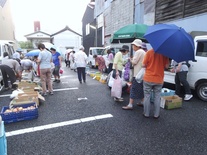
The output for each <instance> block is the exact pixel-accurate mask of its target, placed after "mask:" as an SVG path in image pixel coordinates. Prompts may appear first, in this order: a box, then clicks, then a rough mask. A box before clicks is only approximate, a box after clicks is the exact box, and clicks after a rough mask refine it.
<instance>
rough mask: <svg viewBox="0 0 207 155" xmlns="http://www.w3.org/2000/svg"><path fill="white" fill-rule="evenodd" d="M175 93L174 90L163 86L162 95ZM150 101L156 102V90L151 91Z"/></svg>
mask: <svg viewBox="0 0 207 155" xmlns="http://www.w3.org/2000/svg"><path fill="white" fill-rule="evenodd" d="M165 91H166V92H165ZM173 95H175V91H174V90H171V89H167V88H162V92H161V96H173ZM150 102H154V92H153V91H151V94H150Z"/></svg>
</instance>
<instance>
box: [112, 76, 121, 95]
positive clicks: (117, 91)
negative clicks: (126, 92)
mask: <svg viewBox="0 0 207 155" xmlns="http://www.w3.org/2000/svg"><path fill="white" fill-rule="evenodd" d="M121 94H122V80H121V78H120V76H117V78H116V79H114V82H113V85H112V88H111V96H112V97H116V98H121Z"/></svg>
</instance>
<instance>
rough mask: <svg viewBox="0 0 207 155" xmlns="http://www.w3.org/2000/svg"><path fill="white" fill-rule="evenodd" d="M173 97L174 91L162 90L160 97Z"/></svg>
mask: <svg viewBox="0 0 207 155" xmlns="http://www.w3.org/2000/svg"><path fill="white" fill-rule="evenodd" d="M173 95H175V91H174V90H171V89H167V88H162V93H161V96H173Z"/></svg>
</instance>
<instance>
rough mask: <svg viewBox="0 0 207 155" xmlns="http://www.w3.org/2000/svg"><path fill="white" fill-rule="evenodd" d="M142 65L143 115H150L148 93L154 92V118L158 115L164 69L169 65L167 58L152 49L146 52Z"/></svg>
mask: <svg viewBox="0 0 207 155" xmlns="http://www.w3.org/2000/svg"><path fill="white" fill-rule="evenodd" d="M143 67H145V68H146V70H145V74H144V77H143V81H144V82H143V86H144V113H143V116H144V117H146V118H148V117H149V116H150V108H151V103H150V94H151V91H152V90H153V92H154V118H156V119H157V118H159V116H160V98H161V90H162V86H163V83H164V81H163V79H164V69H165V68H168V67H169V59H168V58H167V57H165V56H163V55H161V54H159V53H155V52H154V50H153V49H151V50H149V51H148V52H146V54H145V57H144V60H143Z"/></svg>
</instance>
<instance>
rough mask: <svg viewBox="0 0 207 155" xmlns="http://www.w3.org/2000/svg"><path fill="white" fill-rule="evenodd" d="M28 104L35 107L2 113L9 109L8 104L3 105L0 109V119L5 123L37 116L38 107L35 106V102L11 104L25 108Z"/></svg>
mask: <svg viewBox="0 0 207 155" xmlns="http://www.w3.org/2000/svg"><path fill="white" fill-rule="evenodd" d="M30 106H34V107H35V109H29V110H22V111H18V112H9V113H4V112H5V111H6V110H7V109H9V107H8V106H5V107H3V108H2V110H1V117H2V120H3V121H4V122H5V124H7V123H13V122H19V121H24V120H31V119H35V118H38V108H37V105H36V103H35V102H34V103H29V104H22V105H18V106H13V107H23V108H27V107H30Z"/></svg>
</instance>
